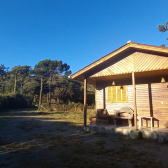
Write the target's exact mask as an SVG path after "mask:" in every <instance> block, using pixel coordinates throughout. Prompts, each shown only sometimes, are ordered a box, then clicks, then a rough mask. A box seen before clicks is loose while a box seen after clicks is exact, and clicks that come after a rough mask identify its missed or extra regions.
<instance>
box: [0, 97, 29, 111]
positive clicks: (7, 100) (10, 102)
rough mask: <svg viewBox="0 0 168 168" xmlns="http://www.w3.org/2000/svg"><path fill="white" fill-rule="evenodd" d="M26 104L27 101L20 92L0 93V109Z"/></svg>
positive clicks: (21, 106) (20, 106)
mask: <svg viewBox="0 0 168 168" xmlns="http://www.w3.org/2000/svg"><path fill="white" fill-rule="evenodd" d="M27 106H28V101H27V100H26V98H25V97H24V96H23V95H21V94H16V95H15V94H6V95H0V110H1V111H2V110H6V109H16V108H23V107H27Z"/></svg>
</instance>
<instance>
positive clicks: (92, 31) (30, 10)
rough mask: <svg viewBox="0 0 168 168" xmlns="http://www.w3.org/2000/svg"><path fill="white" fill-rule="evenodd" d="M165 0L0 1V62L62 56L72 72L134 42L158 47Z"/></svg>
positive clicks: (166, 17) (167, 14)
mask: <svg viewBox="0 0 168 168" xmlns="http://www.w3.org/2000/svg"><path fill="white" fill-rule="evenodd" d="M166 21H168V0H117V1H116V0H0V64H4V65H5V66H7V67H10V68H12V67H13V66H15V65H30V66H32V68H34V65H35V64H37V63H38V62H39V61H41V60H45V59H51V60H62V61H63V63H67V64H69V65H70V67H71V70H72V72H73V73H75V72H76V71H78V70H80V69H81V68H83V67H85V66H87V65H88V64H90V63H92V62H93V61H96V60H97V59H99V58H100V57H102V56H104V55H106V54H108V53H109V52H112V51H113V50H115V49H117V48H118V47H120V46H122V45H124V44H125V43H126V42H127V41H128V40H131V41H133V42H137V43H142V44H150V45H157V46H160V45H161V44H163V43H165V44H167V43H168V41H167V40H166V37H168V33H164V34H161V33H160V32H158V30H157V26H158V24H165V23H166Z"/></svg>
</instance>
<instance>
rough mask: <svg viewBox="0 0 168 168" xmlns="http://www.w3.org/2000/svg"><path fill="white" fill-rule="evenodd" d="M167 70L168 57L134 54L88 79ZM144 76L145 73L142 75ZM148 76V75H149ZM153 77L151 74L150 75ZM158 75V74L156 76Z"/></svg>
mask: <svg viewBox="0 0 168 168" xmlns="http://www.w3.org/2000/svg"><path fill="white" fill-rule="evenodd" d="M165 69H168V57H165V56H160V55H154V54H148V53H141V52H134V53H133V54H131V55H129V56H127V57H125V58H123V59H121V60H120V61H118V62H117V63H115V64H113V65H111V66H109V67H107V68H105V69H103V70H102V71H99V72H97V73H95V74H94V75H92V76H91V77H90V78H93V79H94V78H96V77H102V76H111V75H119V74H128V73H132V72H145V71H148V73H150V71H154V72H156V70H165ZM144 75H146V73H145V74H144ZM149 75H150V74H149ZM152 75H153V74H152ZM156 75H158V74H156Z"/></svg>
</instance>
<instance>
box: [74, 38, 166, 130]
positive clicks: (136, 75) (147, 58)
mask: <svg viewBox="0 0 168 168" xmlns="http://www.w3.org/2000/svg"><path fill="white" fill-rule="evenodd" d="M71 78H72V79H75V80H79V81H83V82H84V125H85V126H86V124H87V123H86V121H87V120H86V117H87V83H89V84H92V85H94V86H95V88H96V91H95V98H96V100H95V101H96V108H97V109H107V111H108V112H113V111H114V110H115V109H120V108H122V107H126V106H127V107H130V108H131V109H133V110H134V125H135V129H137V126H138V120H137V119H138V117H139V116H144V117H153V121H152V122H153V123H152V125H153V127H160V128H168V48H166V47H158V46H152V45H146V44H139V43H133V42H131V41H129V42H127V43H126V44H125V45H123V46H121V47H120V48H118V49H117V50H115V51H113V52H111V53H109V54H107V55H105V56H104V57H102V58H100V59H99V60H97V61H95V62H93V63H92V64H90V65H88V66H86V67H85V68H83V69H81V70H79V71H78V72H76V73H74V74H73V75H71ZM148 122H149V123H148ZM143 124H144V125H146V126H148V125H149V126H150V121H146V120H144V121H143Z"/></svg>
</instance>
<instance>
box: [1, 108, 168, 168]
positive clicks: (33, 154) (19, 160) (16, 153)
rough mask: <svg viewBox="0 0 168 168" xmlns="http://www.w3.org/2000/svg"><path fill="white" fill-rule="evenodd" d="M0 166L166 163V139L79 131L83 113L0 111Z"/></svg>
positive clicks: (40, 167)
mask: <svg viewBox="0 0 168 168" xmlns="http://www.w3.org/2000/svg"><path fill="white" fill-rule="evenodd" d="M0 123H1V124H0V167H1V168H5V167H11V168H13V167H15V168H19V167H25V168H30V167H32V168H50V167H51V168H52V167H53V168H54V167H70V168H71V167H73V168H75V167H80V168H89V167H97V168H99V167H101V168H102V167H106V168H111V167H117V168H118V167H143V168H145V167H152V168H155V167H157V168H158V167H159V168H162V167H166V165H167V164H168V161H167V156H165V153H166V152H167V151H168V145H167V144H158V143H156V142H153V141H152V142H151V141H148V140H136V141H134V140H132V139H130V138H129V137H127V136H119V135H107V134H96V133H94V132H90V133H87V132H84V131H83V126H82V125H83V114H81V113H72V112H55V113H54V112H53V113H47V112H40V113H39V112H37V111H36V109H26V110H20V111H18V110H17V111H10V112H5V113H3V114H1V115H0Z"/></svg>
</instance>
